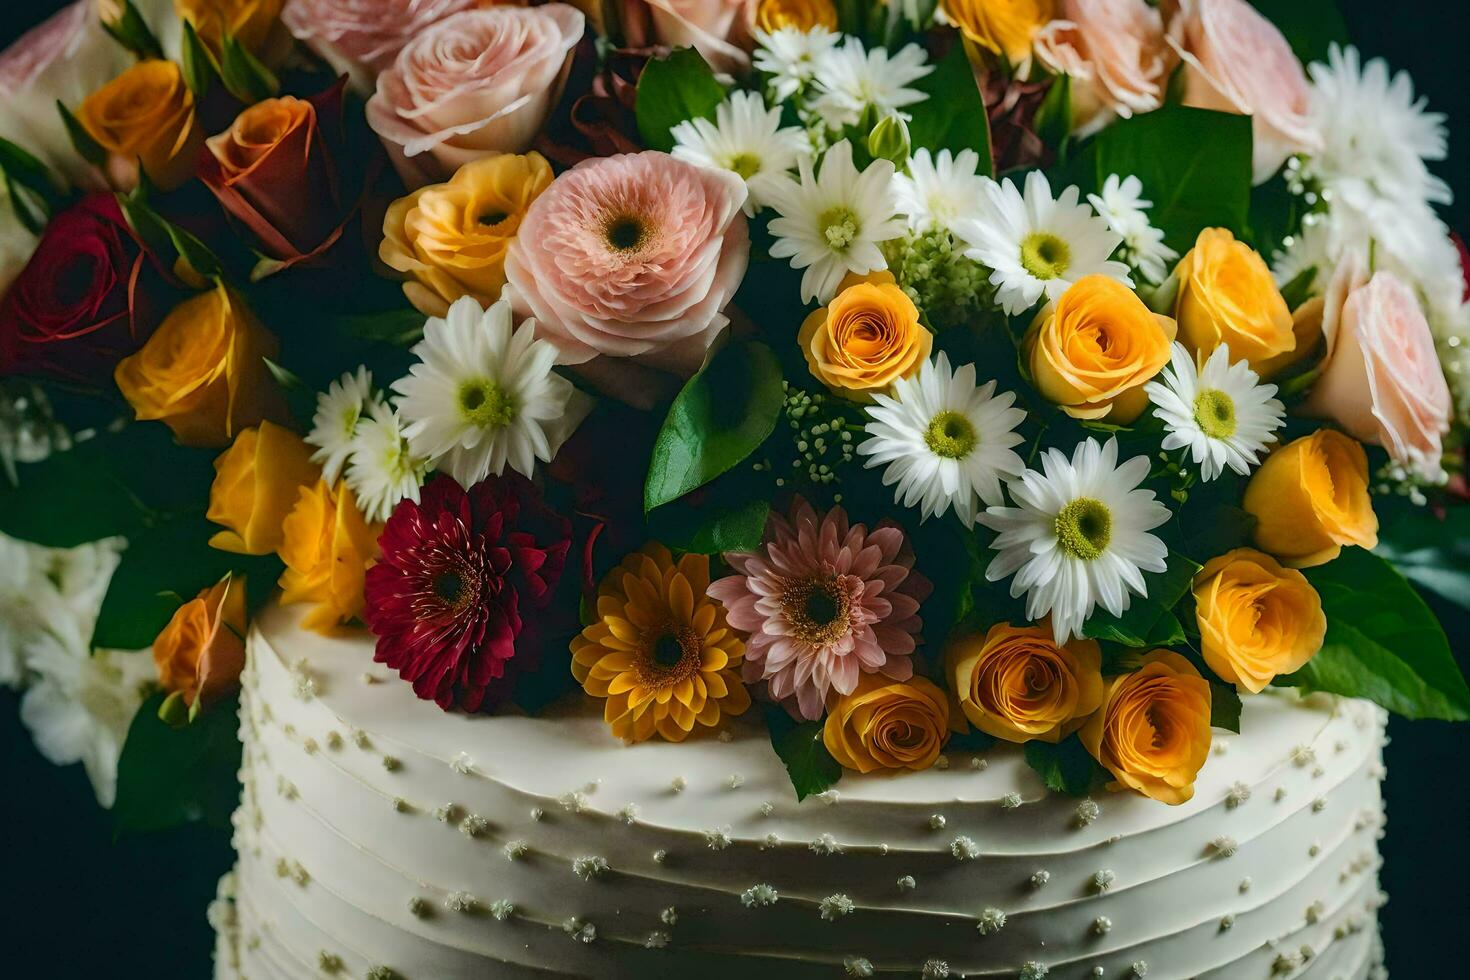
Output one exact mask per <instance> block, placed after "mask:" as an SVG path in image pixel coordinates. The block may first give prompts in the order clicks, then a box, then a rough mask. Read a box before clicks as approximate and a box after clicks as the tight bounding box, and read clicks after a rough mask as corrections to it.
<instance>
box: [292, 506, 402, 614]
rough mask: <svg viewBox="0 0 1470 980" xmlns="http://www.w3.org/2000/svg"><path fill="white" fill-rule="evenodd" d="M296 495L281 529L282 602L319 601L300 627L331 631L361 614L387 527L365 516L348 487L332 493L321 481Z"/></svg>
mask: <svg viewBox="0 0 1470 980" xmlns="http://www.w3.org/2000/svg"><path fill="white" fill-rule="evenodd" d="M298 493H299V496H298V497H297V498H296V506H295V508H294V509H292V511H291V513H290V515H289V516H288V517H287V518H286V520H285V523H283V524H282V525H281V531H282V538H283V540H282V541H281V549H280V552H279V554H280V556H281V561H283V562H285V563H286V570H285V571H284V572H282V573H281V578H280V582H279V584H280V586H281V602H283V603H293V602H311V603H315V604H316V608H314V609H313V610H312V611H311V612H310V613H308V614H307V615H306V618H305V619H304V620H303V621H302V623H303V625H304V626H306V628H307V629H313V630H316V631H317V632H319V633H327V632H330V631H331V630H332V629H333V627H335V626H337V625H338V624H339V623H346V622H349V621H351V620H353V619H355V618H356V617H357V616H358V615H359V614H360V613H361V612H362V606H363V598H362V586H363V578H364V576H365V575H366V573H367V570H368V566H369V565H371V564H372V563H373V562H374V561H376V560H377V557H378V536H379V535H380V534H382V533H383V526H382V525H381V524H369V523H368V522H367V521H366V520H365V519H364V518H363V516H362V511H361V510H359V509H358V507H357V501H356V499H354V498H353V496H352V491H351V489H349V488H348V486H347V484H346V483H338V484H337V487H336V488H335V489H333V488H332V487H329V486H327V484H326V481H321V480H319V481H317V483H316V485H315V486H312V487H302V488H301V489H300V491H298Z"/></svg>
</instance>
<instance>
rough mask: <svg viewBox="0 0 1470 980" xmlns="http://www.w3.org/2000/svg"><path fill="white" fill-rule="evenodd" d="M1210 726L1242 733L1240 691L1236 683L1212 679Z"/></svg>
mask: <svg viewBox="0 0 1470 980" xmlns="http://www.w3.org/2000/svg"><path fill="white" fill-rule="evenodd" d="M1210 727H1211V728H1223V729H1225V730H1226V731H1227V732H1234V733H1235V734H1237V735H1239V734H1240V692H1239V691H1237V690H1236V689H1235V685H1234V684H1226V683H1224V682H1222V681H1216V680H1212V681H1210Z"/></svg>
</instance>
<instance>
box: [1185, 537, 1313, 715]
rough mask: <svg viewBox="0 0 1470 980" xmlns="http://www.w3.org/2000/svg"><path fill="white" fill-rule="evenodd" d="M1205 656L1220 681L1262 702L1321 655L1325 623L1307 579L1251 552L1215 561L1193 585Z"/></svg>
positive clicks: (1239, 551) (1233, 553) (1238, 551)
mask: <svg viewBox="0 0 1470 980" xmlns="http://www.w3.org/2000/svg"><path fill="white" fill-rule="evenodd" d="M1194 601H1195V609H1196V612H1195V615H1196V617H1197V619H1198V621H1199V634H1200V652H1201V653H1203V654H1204V657H1205V663H1207V664H1209V665H1210V669H1211V670H1213V671H1214V672H1215V673H1216V674H1217V675H1219V677H1220V679H1221V680H1223V681H1226V682H1227V683H1230V684H1236V685H1238V686H1239V687H1241V688H1242V689H1244V690H1247V691H1249V692H1250V693H1252V694H1259V693H1260V692H1261V691H1262V690H1264V689H1265V687H1266V685H1268V684H1270V683H1271V680H1272V678H1274V677H1276V675H1278V674H1290V673H1292V672H1293V671H1295V670H1299V669H1300V668H1301V666H1302V665H1303V664H1305V663H1306V662H1307V661H1308V660H1311V659H1312V655H1313V654H1315V653H1316V652H1317V651H1318V650H1319V649H1321V647H1322V637H1323V636H1324V635H1325V634H1326V633H1327V617H1326V616H1325V615H1323V613H1322V600H1321V598H1320V597H1319V596H1318V595H1317V590H1316V589H1314V588H1312V585H1311V583H1310V582H1308V581H1307V579H1306V576H1304V575H1302V573H1301V572H1298V571H1297V570H1296V569H1294V568H1282V567H1281V566H1280V565H1279V564H1277V563H1276V560H1275V559H1274V558H1272V557H1271V556H1270V555H1266V554H1262V553H1261V552H1259V551H1256V550H1254V549H1253V548H1236V549H1235V550H1234V551H1231V552H1228V553H1226V554H1223V555H1221V556H1220V557H1218V558H1212V559H1210V560H1209V561H1208V562H1206V563H1205V567H1204V568H1202V569H1200V571H1199V573H1198V574H1197V575H1195V577H1194Z"/></svg>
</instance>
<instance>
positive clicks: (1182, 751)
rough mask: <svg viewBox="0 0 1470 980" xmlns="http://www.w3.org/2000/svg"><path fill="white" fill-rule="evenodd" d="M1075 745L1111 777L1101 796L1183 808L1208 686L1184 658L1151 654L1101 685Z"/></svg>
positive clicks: (1206, 724)
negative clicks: (1124, 795)
mask: <svg viewBox="0 0 1470 980" xmlns="http://www.w3.org/2000/svg"><path fill="white" fill-rule="evenodd" d="M1080 737H1081V739H1082V744H1083V745H1085V746H1086V747H1087V751H1088V752H1091V753H1092V756H1093V758H1095V759H1096V760H1097V761H1098V762H1099V763H1101V764H1102V767H1103V768H1104V769H1106V770H1108V771H1109V772H1111V773H1112V774H1113V778H1114V780H1115V782H1113V783H1110V784H1108V788H1109V789H1114V790H1116V789H1132V790H1137V791H1138V792H1140V793H1142V794H1143V795H1144V796H1147V797H1149V798H1150V799H1155V800H1158V801H1159V802H1161V803H1168V804H1170V805H1171V806H1175V805H1178V804H1180V803H1185V802H1187V801H1188V800H1189V799H1190V798H1191V797H1192V796H1194V778H1195V776H1197V775H1198V774H1199V771H1200V767H1201V766H1203V765H1204V764H1205V757H1206V756H1208V755H1209V754H1210V683H1209V681H1207V680H1205V679H1204V678H1203V677H1201V676H1200V672H1199V671H1198V670H1195V668H1194V665H1193V664H1191V663H1190V662H1189V661H1188V660H1186V659H1185V658H1184V657H1182V656H1180V655H1179V654H1177V653H1173V652H1172V651H1169V650H1155V651H1153V652H1152V653H1149V654H1148V655H1146V656H1145V657H1144V658H1143V666H1142V667H1140V668H1139V669H1138V670H1135V671H1134V672H1133V673H1131V674H1120V675H1118V676H1117V677H1110V678H1108V680H1107V684H1106V687H1105V688H1104V691H1103V703H1102V707H1100V708H1098V710H1097V712H1096V713H1095V714H1094V715H1093V716H1092V717H1091V718H1089V719H1088V720H1087V724H1085V725H1083V726H1082V732H1081V736H1080Z"/></svg>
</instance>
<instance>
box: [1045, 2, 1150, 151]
mask: <svg viewBox="0 0 1470 980" xmlns="http://www.w3.org/2000/svg"><path fill="white" fill-rule="evenodd" d="M1034 49H1035V51H1036V56H1037V57H1038V58H1040V59H1041V62H1042V64H1044V65H1046V66H1047V67H1048V68H1050V69H1051V70H1052V71H1055V72H1060V73H1062V74H1065V75H1067V76H1069V77H1070V78H1071V79H1072V107H1073V119H1074V121H1075V124H1076V129H1077V132H1078V134H1079V135H1082V136H1086V135H1090V134H1091V133H1094V132H1096V131H1097V130H1099V129H1101V128H1102V127H1103V126H1105V125H1107V123H1108V122H1109V121H1110V120H1112V119H1113V118H1114V117H1115V116H1122V117H1124V118H1125V119H1126V118H1127V117H1129V116H1131V115H1133V114H1134V113H1135V112H1150V111H1152V110H1154V109H1157V108H1158V107H1159V106H1161V105H1163V104H1164V87H1165V86H1166V85H1167V84H1168V74H1169V69H1170V67H1171V62H1172V61H1173V60H1174V59H1173V56H1172V54H1171V52H1170V50H1169V45H1168V44H1167V43H1166V42H1165V40H1164V21H1163V18H1162V17H1160V16H1159V12H1158V11H1157V10H1156V9H1154V8H1153V7H1150V6H1149V5H1148V4H1147V3H1145V2H1144V0H1064V2H1063V3H1062V5H1061V7H1060V12H1059V15H1058V19H1057V20H1054V21H1052V22H1051V23H1049V24H1047V25H1046V26H1045V27H1043V28H1042V29H1041V30H1040V32H1038V33H1037V35H1036V40H1035V42H1034Z"/></svg>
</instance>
